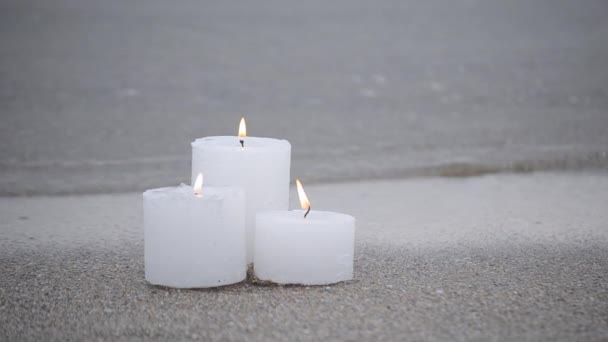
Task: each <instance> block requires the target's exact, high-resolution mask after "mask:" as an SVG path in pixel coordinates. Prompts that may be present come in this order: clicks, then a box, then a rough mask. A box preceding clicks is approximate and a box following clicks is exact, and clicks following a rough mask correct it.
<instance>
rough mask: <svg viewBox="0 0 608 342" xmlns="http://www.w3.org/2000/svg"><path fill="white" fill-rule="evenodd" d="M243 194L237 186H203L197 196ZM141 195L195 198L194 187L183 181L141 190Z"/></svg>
mask: <svg viewBox="0 0 608 342" xmlns="http://www.w3.org/2000/svg"><path fill="white" fill-rule="evenodd" d="M244 194H245V192H244V190H243V189H242V188H239V187H228V186H203V189H202V191H201V196H200V197H199V198H206V199H211V200H221V199H223V198H226V197H232V196H244ZM143 196H144V197H148V198H162V197H171V198H197V197H196V196H194V189H193V188H192V187H191V186H190V185H187V184H184V183H182V184H180V185H178V186H167V187H162V188H156V189H148V190H146V191H144V192H143Z"/></svg>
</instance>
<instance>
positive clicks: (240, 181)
mask: <svg viewBox="0 0 608 342" xmlns="http://www.w3.org/2000/svg"><path fill="white" fill-rule="evenodd" d="M239 140H240V138H239V137H236V136H223V137H206V138H201V139H197V140H196V141H194V142H193V143H192V182H193V183H194V180H195V178H196V176H197V175H198V174H199V173H202V174H203V175H204V178H205V184H207V185H210V186H238V187H241V188H243V189H244V190H245V197H246V199H247V201H246V208H247V209H246V216H245V226H246V232H247V260H248V262H252V261H253V236H254V232H255V214H256V213H257V212H259V211H264V210H287V208H288V207H289V167H290V163H291V145H290V144H289V142H288V141H287V140H277V139H270V138H256V137H245V138H244V142H245V147H241V144H240V142H239Z"/></svg>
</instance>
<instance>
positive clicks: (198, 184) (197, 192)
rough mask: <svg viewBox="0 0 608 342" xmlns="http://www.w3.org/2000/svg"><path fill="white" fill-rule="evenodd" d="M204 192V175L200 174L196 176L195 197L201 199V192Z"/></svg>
mask: <svg viewBox="0 0 608 342" xmlns="http://www.w3.org/2000/svg"><path fill="white" fill-rule="evenodd" d="M202 191H203V174H202V173H199V174H198V176H196V181H194V196H196V197H201V192H202Z"/></svg>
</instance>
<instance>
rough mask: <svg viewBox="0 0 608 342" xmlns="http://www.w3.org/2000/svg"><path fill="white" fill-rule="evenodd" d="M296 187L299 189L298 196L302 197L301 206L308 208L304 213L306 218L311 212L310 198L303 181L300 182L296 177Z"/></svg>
mask: <svg viewBox="0 0 608 342" xmlns="http://www.w3.org/2000/svg"><path fill="white" fill-rule="evenodd" d="M296 188H297V189H298V197H299V198H300V206H301V207H302V209H306V213H305V214H304V218H306V216H308V213H310V208H311V206H310V201H309V200H308V197H307V196H306V193H305V192H304V188H303V187H302V183H301V182H300V180H299V179H296Z"/></svg>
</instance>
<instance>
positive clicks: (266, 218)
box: [254, 184, 355, 285]
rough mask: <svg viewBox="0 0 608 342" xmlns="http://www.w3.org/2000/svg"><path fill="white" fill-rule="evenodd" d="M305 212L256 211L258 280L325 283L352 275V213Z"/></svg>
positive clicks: (280, 282) (289, 282)
mask: <svg viewBox="0 0 608 342" xmlns="http://www.w3.org/2000/svg"><path fill="white" fill-rule="evenodd" d="M298 185H299V184H298ZM299 188H300V186H299ZM308 208H309V207H308ZM306 213H307V211H304V210H294V211H285V210H283V211H267V212H262V213H258V214H257V219H256V233H255V250H254V253H255V258H254V271H255V276H256V277H257V278H258V279H259V280H262V281H270V282H273V283H278V284H303V285H325V284H332V283H337V282H340V281H345V280H350V279H352V278H353V256H354V241H355V219H354V217H352V216H350V215H345V214H339V213H333V212H327V211H310V212H309V213H308V214H307V215H306V217H305V214H306Z"/></svg>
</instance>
